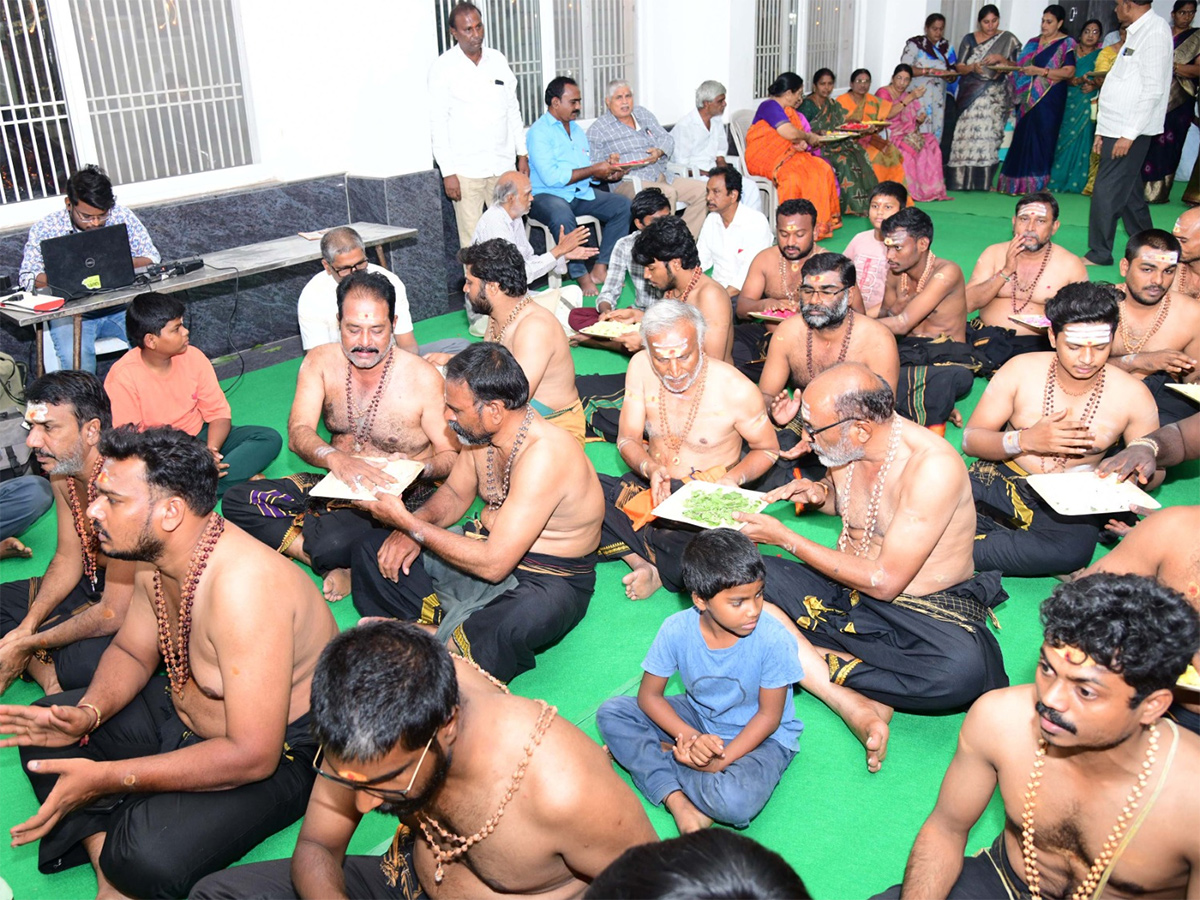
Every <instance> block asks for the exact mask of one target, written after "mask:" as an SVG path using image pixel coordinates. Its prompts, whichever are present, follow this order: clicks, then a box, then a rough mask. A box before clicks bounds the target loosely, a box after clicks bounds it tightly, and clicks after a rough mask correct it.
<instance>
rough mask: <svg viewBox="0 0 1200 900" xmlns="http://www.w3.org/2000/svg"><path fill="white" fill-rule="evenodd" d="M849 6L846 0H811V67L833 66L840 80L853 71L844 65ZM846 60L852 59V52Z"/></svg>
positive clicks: (842, 80) (831, 67) (848, 76)
mask: <svg viewBox="0 0 1200 900" xmlns="http://www.w3.org/2000/svg"><path fill="white" fill-rule="evenodd" d="M847 6H848V4H847V3H846V2H845V0H808V53H807V59H808V68H809V71H810V72H815V71H817V70H818V69H825V68H828V69H832V70H833V76H834V81H835V82H836V83H837V84H842V83H845V82H849V80H850V73H849V71H845V72H843V71H841V69H843V68H845V66H843V65H840V64H841V63H842V62H843V57H842V49H843V39H844V34H845V31H846V29H845V24H846V23H845V21H844V20H845V18H846V15H845V13H846V12H847ZM846 61H847V62H848V56H847V58H846Z"/></svg>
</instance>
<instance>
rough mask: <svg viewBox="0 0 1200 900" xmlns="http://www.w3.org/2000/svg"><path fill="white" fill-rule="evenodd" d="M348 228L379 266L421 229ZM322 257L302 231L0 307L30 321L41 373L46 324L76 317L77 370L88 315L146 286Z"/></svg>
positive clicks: (193, 283)
mask: <svg viewBox="0 0 1200 900" xmlns="http://www.w3.org/2000/svg"><path fill="white" fill-rule="evenodd" d="M350 227H351V228H353V229H354V230H355V231H357V232H358V233H359V236H360V237H362V239H363V244H364V245H365V246H366V247H374V248H375V255H376V258H377V259H378V260H379V265H381V266H383V267H384V268H387V264H386V262H385V259H386V257H385V256H384V253H383V245H384V244H390V243H393V242H395V241H400V240H405V239H407V238H411V237H413V236H414V235H416V233H417V229H415V228H405V227H404V226H401V225H380V224H378V223H376V222H351V223H350ZM320 258H321V242H320V241H319V240H317V241H310V240H308V239H307V238H303V237H300V235H298V234H290V235H288V236H287V237H282V238H276V239H275V240H273V241H263V242H262V243H260V244H247V245H246V246H244V247H232V248H230V249H229V250H218V251H217V252H215V253H207V254H205V255H204V265H203V267H201V268H199V269H197V270H196V271H194V272H188V273H187V274H186V275H180V276H177V277H172V278H164V279H162V280H161V281H155V282H151V283H150V284H146V285H135V286H133V287H128V288H121V289H119V290H115V291H108V292H106V293H102V294H93V295H91V296H89V297H83V298H81V299H79V300H69V301H67V302H66V303H65V304H64V305H63V306H61V307H60V308H59V309H56V310H54V311H53V312H40V313H39V312H32V311H27V310H23V309H14V308H12V307H0V315H5V316H7V317H8V318H10V319H12V320H13V321H14V322H16V323H17V324H18V325H21V326H25V325H32V326H33V328H34V330H35V333H36V338H35V343H36V344H37V374H38V375H39V376H40V375H42V374H43V373H44V372H45V359H44V357H43V347H42V343H43V342H42V331H43V328H44V326H45V323H46V322H49V321H51V320H53V319H65V318H66V317H67V316H70V317H71V318H72V319H73V320H74V336H75V340H74V346H75V360H74V367H75V368H76V369H78V368H79V365H80V360H81V356H82V354H81V350H82V347H81V341H80V335H81V327H80V326H81V324H82V321H83V317H84V316H85V315H86V314H87V313H92V312H97V311H98V310H104V309H111V308H112V307H114V306H124V305H125V304H126V303H128V302H129V301H130V300H132V299H133V298H134V297H136V296H137V295H138V294H142V293H145V292H146V291H148V290H152V291H158V292H159V293H163V294H170V293H174V292H175V291H186V290H189V289H191V288H197V287H203V286H204V285H208V284H217V283H219V282H222V281H229V280H231V279H233V278H240V277H243V276H246V275H258V274H260V273H262V272H270V271H273V270H275V269H286V268H287V267H288V266H295V265H299V264H300V263H306V262H312V261H313V260H317V259H320Z"/></svg>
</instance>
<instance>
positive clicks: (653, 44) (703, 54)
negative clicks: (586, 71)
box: [633, 0, 754, 125]
mask: <svg viewBox="0 0 1200 900" xmlns="http://www.w3.org/2000/svg"><path fill="white" fill-rule="evenodd" d="M636 8H637V45H638V54H637V56H638V61H637V78H636V79H634V84H633V91H634V99H635V100H636V101H637V102H638V103H639V104H641V105H642V106H644V107H646V108H647V109H649V110H650V111H651V112H653V113H654V115H655V116H657V117H658V120H659V121H660V122H662V123H663V124H665V125H669V124H671V123H673V122H677V121H678V120H679V118H680V117H681V116H682V115H683V114H684V113H686V112H687V111H688V110H689V109H692V108H693V107H694V106H695V102H696V99H695V95H696V88H697V87H699V85H700V82H702V81H706V80H707V79H710V78H712V79H715V80H717V81H719V82H721V83H722V84H723V85H725V87H726V89H727V98H728V101H729V105H730V107H731V108H733V109H741V108H744V107H746V106H749V105H750V101H751V100H752V99H753V93H754V71H753V62H752V61H753V59H754V9H753V4H752V3H751V2H750V0H653V2H649V0H642V2H641V3H638V4H637V7H636Z"/></svg>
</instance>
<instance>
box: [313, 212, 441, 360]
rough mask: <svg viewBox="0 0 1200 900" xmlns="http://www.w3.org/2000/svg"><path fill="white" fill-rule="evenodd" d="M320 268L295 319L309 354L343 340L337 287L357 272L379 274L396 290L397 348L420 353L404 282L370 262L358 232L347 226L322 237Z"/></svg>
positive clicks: (331, 230)
mask: <svg viewBox="0 0 1200 900" xmlns="http://www.w3.org/2000/svg"><path fill="white" fill-rule="evenodd" d="M321 268H322V269H323V270H324V271H321V272H318V273H317V274H316V275H314V276H313V277H312V278H311V279H310V280H309V282H308V284H306V285H305V286H304V290H302V291H301V292H300V299H299V301H298V302H297V303H296V316H297V318H298V319H299V320H300V343H301V344H303V346H304V352H305V353H307V352H308V351H309V350H311V349H312V348H313V347H317V346H319V345H321V344H332V343H335V342H336V341H339V340H341V331H340V327H339V325H338V315H337V312H338V311H337V287H338V285H339V284H341V283H342V279H344V278H345V277H346V276H347V275H351V274H353V273H354V272H364V271H366V272H377V273H378V274H380V275H382V276H384V277H385V278H386V279H387V280H388V281H390V282H391V283H392V287H393V288H395V290H396V346H398V347H399V348H400V349H401V350H407V351H408V352H409V353H416V352H417V339H416V338H415V337H413V323H412V317H411V315H410V314H409V311H408V291H407V290H405V287H404V282H403V281H401V280H400V279H399V278H397V277H396V275H395V274H393V273H392V272H389V271H388V270H387V269H385V268H384V267H383V266H377V265H375V264H374V263H370V262H367V250H366V247H365V246H364V245H363V240H362V238H361V237H360V236H359V234H358V232H357V231H355V230H354V229H353V228H351V227H349V226H348V225H343V226H342V227H340V228H331V229H329V231H327V232H325V234H324V235H322V237H321Z"/></svg>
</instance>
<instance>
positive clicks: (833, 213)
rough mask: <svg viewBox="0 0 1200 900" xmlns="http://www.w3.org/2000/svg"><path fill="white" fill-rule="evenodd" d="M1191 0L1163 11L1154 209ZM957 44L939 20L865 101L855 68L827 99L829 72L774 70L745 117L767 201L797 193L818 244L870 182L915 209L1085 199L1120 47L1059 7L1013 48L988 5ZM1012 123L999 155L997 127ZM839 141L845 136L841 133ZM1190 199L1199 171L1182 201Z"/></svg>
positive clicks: (831, 82)
mask: <svg viewBox="0 0 1200 900" xmlns="http://www.w3.org/2000/svg"><path fill="white" fill-rule="evenodd" d="M1195 14H1196V0H1177V2H1176V3H1175V4H1174V8H1173V10H1172V13H1171V31H1172V37H1173V40H1174V47H1175V57H1174V68H1173V78H1172V82H1171V91H1170V99H1169V102H1168V107H1167V115H1166V120H1165V122H1164V123H1163V131H1162V133H1161V134H1160V135H1159V136H1158V137H1157V138H1155V139H1154V141H1153V143H1152V145H1151V148H1150V152H1149V153H1148V154H1147V156H1146V161H1145V163H1144V165H1143V168H1142V179H1143V181H1144V183H1145V196H1146V200H1147V201H1148V202H1150V203H1166V202H1167V199H1168V197H1169V195H1170V192H1171V187H1172V184H1173V182H1174V178H1175V173H1176V170H1177V169H1178V168H1179V165H1180V161H1181V158H1182V154H1183V150H1184V143H1185V139H1186V137H1187V134H1188V130H1189V129H1190V128H1191V126H1192V124H1193V121H1195V115H1196V100H1197V87H1198V86H1200V29H1196V28H1193V27H1192V19H1193V18H1194V17H1195ZM976 26H977V27H976V28H975V30H973V31H971V32H969V33H968V34H966V35H964V36H963V38H962V40H961V41H959V43H958V46H957V48H955V47H953V46H952V45H951V44H950V42H949V41H948V40H947V39H946V36H945V30H946V19H945V16H943V15H941V14H940V13H934V14H932V15H930V16H929V17H928V18H927V19H926V21H925V31H924V33H923V34H920V35H917V36H916V37H912V38H909V39H908V41H907V42H906V43H905V45H904V49H903V52H902V54H901V62H900V64H899V65H898V66H897V67H896V69H895V71H894V72H893V74H892V79H891V82H890V83H888V84H886V85H884V86H882V87H880V88H879V89H878V90H877V91H875V92H874V93H873V92H872V90H871V81H872V78H871V73H870V72H868V71H867V70H866V69H858V70H856V71H855V72H853V73H852V74H851V76H850V90H849V91H848V92H846V93H843V94H841V95H840V96H837V97H834V96H833V95H834V88H835V84H836V78H835V75H834V73H833V72H832V71H830V70H829V69H820V70H818V71H817V72H816V73H814V75H813V78H812V84H811V85H810V90H809V92H808V93H807V94H806V93H805V90H804V81H803V79H802V78H801V77H800V76H799V75H796V74H795V73H792V72H785V73H784V74H783V75H781V76H780V77H779V78H777V79H776V80H775V83H774V84H772V85H771V88H770V91H769V94H770V97H769V99H767V100H766V101H764V102H763V103H762V104H761V105H760V106H759V108H758V110H757V111H756V113H755V116H754V119H753V122H752V124H751V128H750V130H749V131H748V132H747V135H746V143H747V147H746V157H747V158H746V162H747V167H748V171H749V172H750V173H751V174H754V175H761V176H764V177H767V178H770V179H772V180H773V181H774V182H775V184H776V187H777V190H778V199H779V201H780V202H782V201H784V200H790V199H796V198H800V197H803V198H805V199H807V200H810V201H812V202H813V203H814V204H815V205H816V207H817V210H818V213H819V217H820V222H819V224H818V231H819V232H820V236H827V235H828V234H830V233H832V231H833V230H834V229H835V228H838V227H840V225H841V218H842V215H843V214H848V215H858V216H862V215H866V212H867V198H868V196H869V195H870V193H871V190H872V189H873V188H874V187H875V185H876V184H877V183H878V182H880V181H896V182H900V183H903V184H905V185H906V186H907V188H908V191H909V195H910V197H911V198H912V199H913V200H916V201H921V202H925V201H931V200H946V199H950V198H949V197H948V196H947V194H946V191H947V190H952V191H987V190H997V191H1000V192H1002V193H1006V194H1014V195H1023V194H1027V193H1030V192H1033V191H1040V190H1047V189H1049V190H1052V191H1055V192H1067V193H1082V194H1084V195H1088V196H1090V194H1091V191H1092V184H1093V182H1094V181H1095V177H1096V169H1097V164H1098V157H1097V155H1096V154H1095V153H1093V144H1094V139H1095V127H1096V109H1097V98H1098V95H1099V91H1100V88H1101V86H1102V85H1103V82H1104V77H1105V74H1106V73H1107V72H1108V71H1109V70H1110V69H1111V68H1112V66H1113V63H1114V62H1115V61H1116V59H1117V55H1118V54H1119V53H1120V52H1121V49H1122V45H1123V42H1124V40H1125V32H1124V28H1123V27H1122V28H1120V29H1119V30H1115V31H1113V32H1111V33H1109V34H1107V35H1106V34H1105V32H1104V25H1103V23H1101V22H1100V21H1099V20H1096V19H1090V20H1088V21H1087V22H1086V23H1084V26H1083V28H1082V30H1081V31H1080V34H1079V37H1078V39H1076V38H1074V37H1072V36H1070V35H1068V34H1067V33H1066V32H1065V31H1064V27H1065V26H1066V11H1065V10H1064V9H1063V7H1062V6H1059V5H1058V4H1052V5H1050V6H1048V7H1046V9H1045V11H1044V12H1043V14H1042V19H1041V27H1040V30H1039V33H1038V34H1037V35H1035V36H1034V37H1032V38H1030V39H1029V40H1028V41H1026V42H1025V43H1024V44H1022V42H1021V40H1020V39H1019V38H1018V37H1017V36H1016V35H1014V34H1012V33H1011V32H1008V31H1004V30H1002V29H1001V27H1000V12H999V10H998V9H997V8H996V7H995V6H994V5H992V4H987V5H985V6H983V7H982V8H981V9H980V10H979V14H978V16H977V17H976ZM1010 118H1011V119H1012V120H1013V122H1014V126H1013V129H1012V132H1011V139H1010V143H1009V145H1008V148H1007V152H1006V153H1003V163H1001V156H1002V147H1003V146H1004V143H1005V132H1006V127H1007V125H1008V122H1009V120H1010ZM847 132H850V135H849V136H847ZM1183 199H1184V200H1185V201H1187V202H1189V203H1200V170H1198V169H1197V168H1195V167H1194V168H1193V171H1192V178H1191V183H1190V184H1189V185H1188V187H1187V189H1186V191H1185V192H1184V194H1183Z"/></svg>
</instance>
